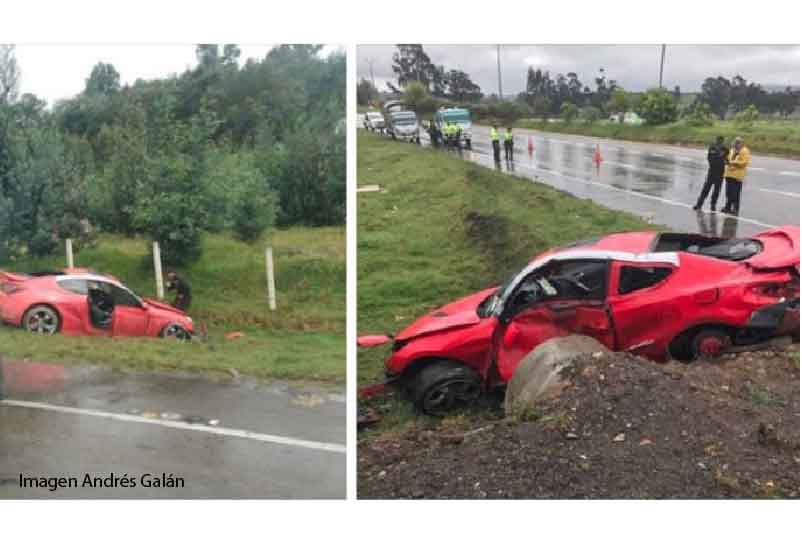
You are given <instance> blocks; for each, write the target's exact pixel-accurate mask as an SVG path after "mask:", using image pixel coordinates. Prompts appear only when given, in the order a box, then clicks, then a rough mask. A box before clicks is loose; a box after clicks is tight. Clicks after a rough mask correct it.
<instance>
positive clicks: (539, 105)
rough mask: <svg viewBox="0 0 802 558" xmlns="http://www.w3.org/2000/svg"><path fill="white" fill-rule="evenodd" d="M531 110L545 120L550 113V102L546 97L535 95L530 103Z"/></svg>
mask: <svg viewBox="0 0 802 558" xmlns="http://www.w3.org/2000/svg"><path fill="white" fill-rule="evenodd" d="M532 112H533V113H534V114H535V116H537V117H539V118H541V119H542V120H543V121H544V122H545V121H546V120H547V119H548V117H549V114H551V102H550V101H549V99H548V97H536V98H535V100H534V102H533V103H532Z"/></svg>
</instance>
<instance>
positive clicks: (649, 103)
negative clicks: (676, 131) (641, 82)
mask: <svg viewBox="0 0 802 558" xmlns="http://www.w3.org/2000/svg"><path fill="white" fill-rule="evenodd" d="M637 112H638V114H639V115H640V116H641V117H642V118H643V119H644V120H645V121H646V123H647V124H651V125H657V124H666V123H668V122H674V121H676V120H677V103H676V101H675V99H674V96H673V95H672V94H671V93H669V92H668V91H666V90H665V89H650V90H648V91H647V92H646V93H644V94H643V95H642V96H641V98H640V102H639V103H638V111H637Z"/></svg>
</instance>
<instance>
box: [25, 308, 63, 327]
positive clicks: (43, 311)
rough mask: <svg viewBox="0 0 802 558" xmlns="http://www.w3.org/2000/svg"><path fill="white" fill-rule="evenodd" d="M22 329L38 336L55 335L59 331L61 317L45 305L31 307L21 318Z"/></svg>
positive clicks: (53, 309)
mask: <svg viewBox="0 0 802 558" xmlns="http://www.w3.org/2000/svg"><path fill="white" fill-rule="evenodd" d="M21 325H22V328H23V329H24V330H26V331H29V332H31V333H38V334H40V335H55V334H56V333H58V332H59V331H61V316H60V315H59V313H58V312H56V309H55V308H53V307H52V306H48V305H46V304H37V305H36V306H31V307H30V308H29V309H28V310H26V311H25V314H24V315H23V316H22V324H21Z"/></svg>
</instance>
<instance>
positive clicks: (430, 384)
mask: <svg viewBox="0 0 802 558" xmlns="http://www.w3.org/2000/svg"><path fill="white" fill-rule="evenodd" d="M409 388H410V389H409V393H410V396H411V397H412V401H413V403H414V404H415V407H416V408H417V409H418V411H420V412H421V413H424V414H427V415H432V416H443V415H446V414H448V413H450V412H452V411H454V410H455V409H458V408H460V407H465V406H468V405H470V404H472V403H474V402H475V401H476V400H477V399H478V398H479V395H480V394H481V391H482V388H481V383H480V381H479V377H478V376H477V375H476V373H475V372H474V371H473V370H471V369H470V368H468V367H467V366H465V365H463V364H460V363H457V362H436V363H433V364H430V365H428V366H426V367H424V368H423V369H421V370H420V372H418V374H417V375H416V376H415V378H414V380H413V381H412V382H411V385H410V386H409Z"/></svg>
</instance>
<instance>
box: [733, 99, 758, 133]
mask: <svg viewBox="0 0 802 558" xmlns="http://www.w3.org/2000/svg"><path fill="white" fill-rule="evenodd" d="M758 118H760V113H759V112H758V110H757V108H756V107H755V105H749V106H748V107H746V108H745V109H744V110H742V111H741V112H739V113H738V114H736V115H735V121H736V122H737V123H738V124H739V126H741V128H744V129H747V130H750V129H752V126H753V125H754V123H755V121H756V120H757V119H758Z"/></svg>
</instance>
